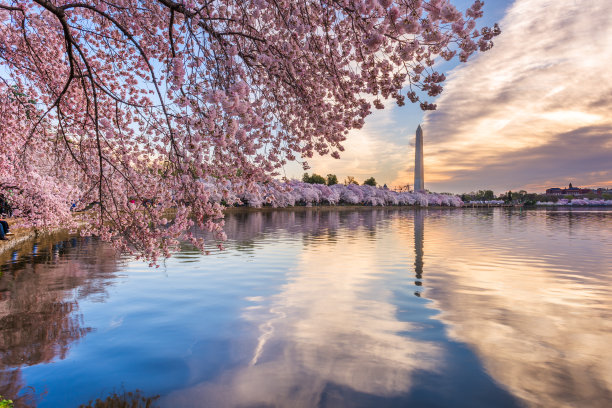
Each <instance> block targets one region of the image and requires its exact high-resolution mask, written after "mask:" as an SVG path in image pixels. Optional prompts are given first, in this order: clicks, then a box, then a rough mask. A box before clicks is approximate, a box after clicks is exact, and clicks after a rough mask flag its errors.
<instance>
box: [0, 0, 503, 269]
mask: <svg viewBox="0 0 612 408" xmlns="http://www.w3.org/2000/svg"><path fill="white" fill-rule="evenodd" d="M482 6H483V3H482V2H481V1H478V0H477V1H476V2H475V3H474V4H473V5H471V6H470V7H469V8H467V9H466V10H465V11H464V12H460V11H459V10H457V8H456V7H455V6H453V5H452V4H451V3H450V2H449V0H429V1H423V0H299V1H295V0H215V1H210V0H88V1H79V0H76V1H74V0H0V137H1V143H2V147H3V152H2V155H1V157H0V189H1V192H2V193H3V194H4V195H5V196H8V197H9V198H10V200H11V203H12V205H13V207H14V208H15V209H16V210H17V211H18V212H19V214H20V216H21V217H23V218H24V219H25V220H27V222H29V223H30V224H32V225H37V226H54V225H69V224H70V223H72V222H73V221H72V218H71V216H70V212H69V211H68V208H69V207H70V205H71V203H72V202H76V203H78V204H77V205H78V206H79V207H77V208H82V207H84V206H86V205H91V204H92V203H93V204H95V206H94V210H93V211H90V212H88V214H87V215H86V216H85V217H86V218H85V219H83V220H82V221H84V222H86V224H87V225H88V228H87V230H86V231H85V232H86V233H92V234H97V235H99V236H101V237H102V238H103V239H105V240H108V241H110V242H112V243H113V244H114V245H115V246H116V247H117V248H119V249H122V250H125V251H128V252H131V253H135V254H137V255H139V256H144V257H145V258H147V259H151V260H154V259H156V258H157V257H159V256H167V255H169V253H170V252H169V251H170V249H171V248H173V247H174V246H175V245H176V243H177V240H178V239H181V238H182V237H186V238H189V239H192V241H193V243H194V244H196V245H197V246H199V247H201V248H203V246H204V243H203V242H202V241H200V240H196V239H195V238H193V237H191V236H189V235H187V236H185V233H186V231H189V230H190V229H191V227H192V226H193V225H194V224H195V225H198V226H200V227H201V228H205V229H208V230H211V231H216V232H218V233H220V234H221V233H222V226H223V223H222V221H221V219H222V206H221V205H219V204H218V203H215V202H214V200H210V199H209V198H210V192H209V191H208V190H207V189H206V188H204V185H203V183H201V182H200V180H201V179H202V178H206V179H208V178H214V179H215V180H216V188H217V189H218V190H219V191H221V194H222V195H223V196H224V201H225V202H226V203H228V204H231V202H230V201H229V200H230V197H232V196H234V195H235V194H234V193H235V192H233V191H230V189H229V188H226V187H227V186H230V185H231V186H237V185H240V186H241V188H243V189H244V192H245V193H246V194H255V190H256V189H257V188H258V187H256V186H258V185H259V184H258V183H262V182H269V181H270V180H272V179H273V177H275V175H276V174H277V172H278V171H279V169H281V168H282V166H283V165H284V164H286V163H287V161H292V160H299V161H301V162H302V163H303V165H304V168H305V169H306V168H308V165H307V160H308V158H310V157H312V156H313V155H314V154H321V155H327V154H329V155H331V156H333V157H336V158H337V157H339V155H340V152H341V151H342V150H343V147H342V142H343V141H344V140H345V138H346V136H347V135H348V133H349V131H350V130H351V129H358V128H361V127H362V126H363V124H364V119H365V117H366V116H367V115H369V114H370V113H371V109H372V106H374V107H375V108H382V107H383V100H384V99H388V98H391V99H394V100H395V101H396V102H397V104H399V105H403V104H404V103H405V101H406V100H409V101H410V102H413V103H420V107H421V108H422V109H425V110H426V109H433V108H435V105H433V104H432V103H431V98H433V97H435V96H437V95H438V94H439V93H440V92H441V91H442V86H441V83H442V82H443V81H444V79H445V77H444V74H442V73H440V72H437V71H436V69H435V67H434V64H435V61H436V60H437V59H446V60H451V59H453V58H458V59H459V60H461V61H466V60H467V59H468V57H469V56H470V55H472V54H473V53H474V52H476V51H478V50H481V51H484V50H487V49H489V48H490V47H491V46H492V38H493V37H494V36H495V35H497V34H498V33H499V29H498V28H497V27H496V26H495V27H493V28H488V27H482V28H477V27H476V20H477V19H478V18H480V17H481V16H482ZM140 202H155V203H156V204H157V205H154V206H146V207H144V208H143V207H142V206H139V205H136V204H135V203H140ZM169 208H172V209H174V214H173V217H172V222H169V221H168V219H167V216H166V211H167V209H169Z"/></svg>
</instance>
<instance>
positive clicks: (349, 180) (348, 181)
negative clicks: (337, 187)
mask: <svg viewBox="0 0 612 408" xmlns="http://www.w3.org/2000/svg"><path fill="white" fill-rule="evenodd" d="M349 184H357V185H359V183H358V182H357V180H355V177H353V176H346V178H345V179H344V185H345V186H348V185H349Z"/></svg>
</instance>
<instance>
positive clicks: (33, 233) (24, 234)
mask: <svg viewBox="0 0 612 408" xmlns="http://www.w3.org/2000/svg"><path fill="white" fill-rule="evenodd" d="M600 207H603V208H611V206H573V205H534V206H520V207H518V206H516V207H509V206H471V205H464V206H461V207H451V206H441V205H437V206H427V207H420V206H417V205H386V206H385V205H372V206H368V205H318V206H311V207H306V206H297V207H260V208H255V207H227V208H225V209H224V210H223V213H224V214H240V213H256V212H263V213H269V212H274V211H286V212H291V211H298V212H306V211H314V212H322V211H370V210H415V211H420V210H429V209H431V210H459V209H461V210H483V209H491V208H504V209H521V210H522V209H528V210H534V209H543V210H547V209H552V208H555V209H556V208H563V209H567V208H575V209H583V208H589V209H593V208H600ZM6 220H7V222H9V225H10V224H13V223H14V221H12V220H11V219H10V218H6ZM11 232H12V233H13V235H12V236H9V240H8V241H0V261H1V260H2V259H1V258H4V256H5V255H6V253H8V252H9V251H11V250H14V249H15V248H17V247H19V246H22V245H24V244H26V243H30V242H32V241H35V240H37V239H40V238H44V237H48V236H51V235H57V234H64V233H66V232H67V230H66V229H64V228H54V229H50V230H47V231H45V230H41V229H39V228H35V227H28V228H20V227H14V228H11Z"/></svg>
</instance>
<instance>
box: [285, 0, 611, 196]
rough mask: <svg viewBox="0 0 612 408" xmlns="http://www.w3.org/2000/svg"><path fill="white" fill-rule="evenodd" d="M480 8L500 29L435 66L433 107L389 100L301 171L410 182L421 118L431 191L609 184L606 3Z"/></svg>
mask: <svg viewBox="0 0 612 408" xmlns="http://www.w3.org/2000/svg"><path fill="white" fill-rule="evenodd" d="M454 3H455V4H456V5H457V6H458V7H459V8H460V9H465V8H466V7H467V6H468V5H469V4H470V2H468V1H459V2H454ZM484 11H485V17H484V19H483V20H482V22H481V24H484V25H491V24H492V23H494V22H499V23H500V25H501V28H502V34H501V35H500V36H499V37H497V38H496V39H495V47H494V48H493V49H492V50H490V51H488V52H486V53H484V54H481V55H478V56H477V57H475V58H472V59H471V60H470V61H468V63H466V64H457V63H456V62H455V63H451V64H449V63H447V64H446V65H441V67H442V70H443V71H444V72H446V73H447V78H448V79H447V80H446V82H445V84H444V85H445V90H444V92H443V94H442V95H441V96H440V97H439V98H438V99H437V100H436V103H437V104H438V109H437V110H436V111H434V112H428V113H426V114H424V113H423V112H421V111H420V109H419V108H418V106H416V105H411V104H409V105H406V106H404V107H397V106H393V105H392V104H391V103H389V104H387V106H388V108H387V109H385V110H382V111H375V112H374V113H373V114H372V115H371V116H369V117H368V118H367V119H366V126H365V127H364V128H363V129H361V130H357V131H353V132H352V133H351V134H350V135H349V137H348V140H347V141H346V143H345V147H346V151H345V152H344V154H343V155H342V158H341V159H340V160H333V159H331V158H320V157H316V158H313V159H311V160H309V164H310V165H311V170H310V171H311V172H316V173H319V174H323V175H325V174H327V173H335V174H337V175H338V178H339V179H340V180H342V179H344V178H345V177H346V176H347V175H351V176H354V177H356V178H357V180H359V181H362V180H364V179H365V178H368V177H370V176H374V177H375V178H376V180H377V181H379V182H380V183H387V184H388V185H392V186H394V185H403V184H406V183H410V184H411V185H412V182H413V161H414V148H413V139H414V131H415V129H416V127H417V126H418V124H419V123H422V126H423V129H424V132H425V146H424V151H425V184H426V187H427V188H428V189H430V190H432V191H437V192H443V191H450V192H456V193H460V192H468V191H472V190H478V189H493V190H494V191H496V192H498V193H499V192H503V191H507V190H509V189H511V190H519V189H526V190H528V191H533V192H542V191H544V190H545V189H546V188H547V187H549V186H562V185H566V184H567V183H569V182H572V183H573V184H574V185H576V186H604V187H605V186H608V187H612V109H611V108H612V96H611V95H612V69H609V68H608V63H609V61H612V2H610V1H609V0H582V1H577V0H516V1H503V0H496V1H492V0H489V1H486V2H485V7H484ZM285 171H286V175H287V176H288V177H300V176H301V174H302V170H301V169H300V168H299V167H298V166H287V168H286V169H285Z"/></svg>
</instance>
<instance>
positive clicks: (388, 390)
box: [163, 210, 442, 407]
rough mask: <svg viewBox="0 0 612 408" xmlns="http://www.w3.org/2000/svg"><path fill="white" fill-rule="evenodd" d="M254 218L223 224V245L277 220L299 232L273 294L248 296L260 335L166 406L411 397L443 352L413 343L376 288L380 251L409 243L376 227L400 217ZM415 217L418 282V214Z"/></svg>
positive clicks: (381, 274)
mask: <svg viewBox="0 0 612 408" xmlns="http://www.w3.org/2000/svg"><path fill="white" fill-rule="evenodd" d="M417 214H418V215H417ZM251 216H254V217H253V221H252V223H250V225H247V226H245V225H244V222H245V221H247V220H246V219H243V220H242V221H241V222H234V221H236V220H235V219H232V217H228V220H227V224H228V227H229V228H228V231H231V233H228V235H229V236H230V239H236V238H237V240H238V241H239V244H237V245H240V246H241V247H244V246H245V242H248V240H249V238H250V237H256V236H258V235H259V234H260V233H261V232H262V231H264V230H266V228H270V227H271V225H270V224H267V226H265V225H266V223H265V222H263V219H265V218H268V221H270V222H271V221H272V219H273V218H274V217H276V218H274V222H279V227H280V228H287V230H288V231H289V232H291V231H292V229H293V228H299V230H300V231H301V232H302V233H303V234H304V235H303V238H302V241H303V243H304V246H303V248H302V249H301V251H299V252H298V254H299V255H298V256H299V259H298V260H297V263H296V265H295V266H294V267H292V269H291V270H290V271H288V281H287V283H286V284H285V285H283V286H282V288H281V290H280V292H278V293H277V294H275V295H273V296H271V297H268V298H261V297H257V298H251V299H249V300H250V301H251V305H250V306H249V307H247V308H246V309H245V310H244V312H243V318H244V319H245V320H247V321H249V322H252V324H253V325H254V326H255V327H257V333H256V340H255V342H254V344H253V345H252V352H251V353H250V357H249V361H248V363H246V364H244V365H242V366H240V367H237V368H234V369H231V370H227V371H225V372H224V373H222V374H221V375H220V376H219V377H218V378H216V379H215V380H214V381H212V382H204V383H201V384H198V385H196V386H194V387H191V388H188V389H185V390H181V391H180V392H176V393H173V394H170V395H169V396H168V397H167V398H165V399H164V400H163V402H164V403H165V404H166V405H167V406H170V405H172V404H179V405H181V406H195V405H194V402H193V401H204V402H205V403H206V404H209V405H211V406H218V407H221V406H228V407H231V406H304V407H310V406H317V405H320V404H323V405H327V404H330V400H329V399H330V398H332V399H333V398H334V395H336V397H337V398H340V397H339V395H342V397H341V400H338V401H337V402H340V401H345V402H346V401H351V400H355V401H356V400H357V399H356V398H357V397H356V396H357V395H362V396H363V395H370V396H380V397H385V398H389V397H393V396H401V395H406V394H408V393H409V392H410V391H411V387H412V384H413V380H414V377H415V376H416V375H418V373H419V372H423V371H436V370H437V362H438V361H439V360H440V359H441V358H442V355H441V354H442V350H441V349H440V347H439V346H438V345H436V344H435V343H434V342H430V341H424V340H416V339H414V338H411V337H410V335H409V334H408V333H410V332H412V331H414V330H415V327H414V324H413V323H410V322H405V321H400V320H398V318H397V314H398V307H397V306H396V305H395V304H394V303H393V292H392V290H391V289H390V288H385V287H384V285H381V281H382V280H383V279H385V278H386V277H387V275H388V273H389V272H385V271H384V270H382V269H381V268H380V264H382V263H385V262H389V261H390V260H389V259H386V258H388V256H389V255H388V254H389V253H390V251H385V250H384V248H386V247H387V246H388V245H392V246H397V247H403V248H406V246H407V245H411V244H412V242H410V241H412V239H411V238H412V237H409V236H403V235H389V234H387V235H384V236H383V234H380V233H379V232H378V224H380V223H389V222H396V223H405V222H406V221H408V220H407V219H406V218H405V217H400V212H398V211H393V210H369V211H367V212H365V211H364V212H350V213H344V214H342V213H340V212H338V211H329V212H312V213H295V212H293V213H282V212H280V213H274V214H270V215H269V216H266V215H265V214H249V218H248V220H249V221H250V220H251ZM414 217H415V218H414V248H415V252H416V253H417V257H416V259H417V261H416V263H415V266H416V267H417V271H416V276H417V279H419V280H420V279H421V277H422V265H423V260H422V258H423V224H424V213H423V212H417V213H415V216H414ZM411 221H412V220H411ZM247 223H248V222H247ZM338 228H340V229H342V233H337V231H336V229H338ZM270 230H271V233H273V234H274V233H279V230H278V229H276V228H270ZM347 231H350V232H347ZM229 245H230V246H231V243H230V244H229ZM391 252H392V253H394V251H391ZM334 390H335V391H334ZM351 395H353V397H351ZM331 405H334V404H333V403H331Z"/></svg>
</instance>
